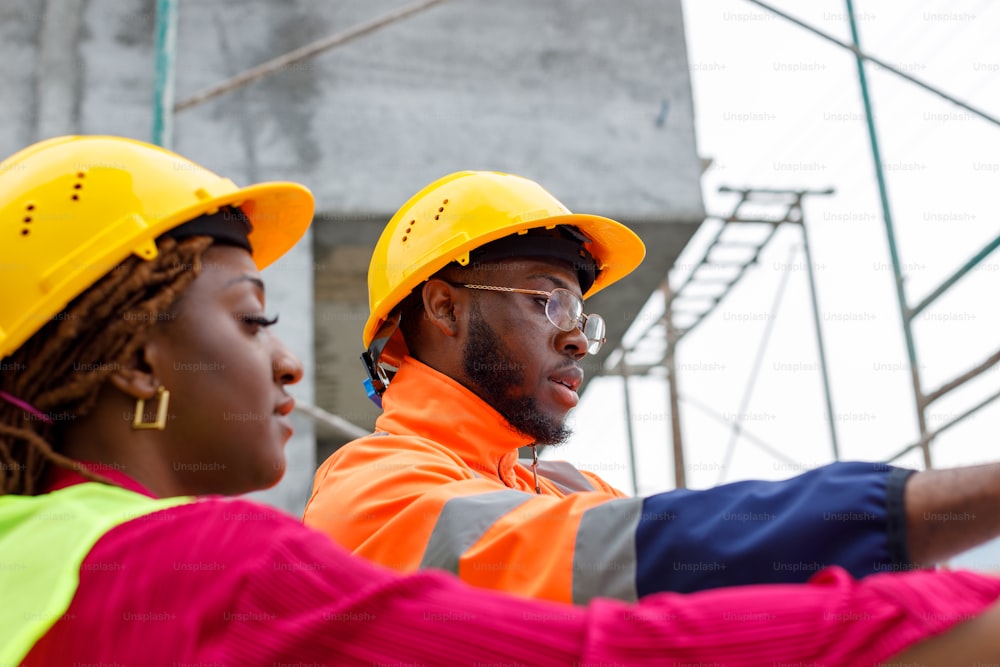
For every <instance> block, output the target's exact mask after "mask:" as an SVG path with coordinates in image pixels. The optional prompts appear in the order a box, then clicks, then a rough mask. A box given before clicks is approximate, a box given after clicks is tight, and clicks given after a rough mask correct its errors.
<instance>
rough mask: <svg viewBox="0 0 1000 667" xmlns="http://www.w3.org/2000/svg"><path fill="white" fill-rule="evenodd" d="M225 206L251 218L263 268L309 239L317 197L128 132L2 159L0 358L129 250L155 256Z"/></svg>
mask: <svg viewBox="0 0 1000 667" xmlns="http://www.w3.org/2000/svg"><path fill="white" fill-rule="evenodd" d="M223 206H234V207H238V208H239V209H240V210H241V211H242V212H243V213H244V215H246V217H247V218H249V220H250V222H251V224H252V225H253V230H252V232H251V233H250V237H249V238H250V243H251V245H252V247H253V257H254V262H255V263H256V265H257V266H258V268H264V267H265V266H267V265H268V264H270V263H272V262H273V261H274V260H276V259H278V257H280V256H281V255H282V254H284V253H285V252H286V251H287V250H288V249H289V248H291V247H292V246H293V245H294V244H295V243H296V242H297V241H298V240H299V239H300V238H301V237H302V235H303V234H304V233H305V230H306V229H307V228H308V227H309V223H310V222H311V221H312V215H313V206H314V204H313V197H312V194H311V193H310V192H309V190H308V189H307V188H305V187H303V186H301V185H298V184H296V183H279V182H275V183H261V184H259V185H252V186H250V187H246V188H240V187H238V186H237V185H236V184H235V183H233V182H232V181H231V180H229V179H228V178H222V177H220V176H218V175H216V174H214V173H212V172H211V171H209V170H207V169H205V168H204V167H202V166H200V165H198V164H195V163H194V162H191V161H190V160H188V159H186V158H183V157H181V156H180V155H177V154H176V153H172V152H170V151H168V150H164V149H162V148H159V147H157V146H153V145H151V144H146V143H143V142H141V141H135V140H132V139H125V138H122V137H104V136H76V137H59V138H55V139H49V140H46V141H42V142H39V143H37V144H34V145H32V146H29V147H28V148H26V149H24V150H22V151H20V152H18V153H15V154H14V155H12V156H11V157H10V158H8V159H7V160H5V161H3V162H0V282H2V284H3V286H4V287H3V289H2V290H0V358H3V357H5V356H6V355H8V354H10V353H11V352H13V351H14V350H16V349H17V348H18V347H20V346H21V345H22V344H23V343H24V342H25V341H26V340H28V338H30V337H31V336H32V335H33V334H34V333H35V332H36V331H38V330H39V329H41V328H42V326H43V325H44V324H45V323H46V322H47V321H49V320H50V319H51V318H52V317H53V316H55V315H57V314H58V313H59V312H60V311H61V310H62V309H63V308H65V307H66V305H67V304H68V303H69V302H70V301H72V300H73V299H74V298H76V297H77V296H79V295H80V294H81V293H82V292H84V291H85V290H86V289H87V288H88V287H90V286H91V285H93V284H94V283H95V282H96V281H97V280H98V279H100V278H101V277H102V276H104V275H105V274H106V273H108V271H110V270H111V269H112V268H114V266H115V265H116V264H118V263H120V262H121V261H122V260H124V259H125V258H126V257H128V256H129V255H136V256H138V257H141V258H143V259H146V260H150V259H153V258H155V257H156V255H157V249H156V244H155V239H156V238H157V237H158V236H160V235H161V234H163V233H164V232H167V231H169V230H171V229H173V228H174V227H177V226H178V225H181V224H183V223H185V222H187V221H189V220H192V219H194V218H197V217H199V216H202V215H206V214H211V213H215V212H216V211H218V209H219V208H220V207H223Z"/></svg>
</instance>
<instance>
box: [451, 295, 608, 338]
mask: <svg viewBox="0 0 1000 667" xmlns="http://www.w3.org/2000/svg"><path fill="white" fill-rule="evenodd" d="M449 284H452V285H454V286H455V287H465V288H466V289H478V290H488V291H490V292H514V293H516V294H536V295H538V296H544V297H546V299H545V316H546V317H547V318H549V322H551V323H552V326H554V327H555V328H556V329H559V330H560V331H572V330H573V329H574V328H578V329H580V331H582V332H583V335H584V336H586V337H587V352H588V353H589V354H597V353H598V352H599V351H600V349H601V346H602V345H604V341H605V340H606V339H605V337H604V333H605V330H606V329H607V327H606V326H605V324H604V318H603V317H601V316H600V315H585V314H584V312H583V299H581V298H580V297H578V296H577V295H576V294H573V293H572V292H570V291H569V290H568V289H563V288H561V287H557V288H556V289H554V290H552V291H551V292H545V291H542V290H538V289H518V288H516V287H498V286H496V285H468V284H465V283H449Z"/></svg>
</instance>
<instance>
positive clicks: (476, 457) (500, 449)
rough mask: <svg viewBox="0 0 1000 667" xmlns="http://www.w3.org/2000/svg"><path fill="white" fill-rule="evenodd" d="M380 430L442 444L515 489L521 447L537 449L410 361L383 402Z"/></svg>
mask: <svg viewBox="0 0 1000 667" xmlns="http://www.w3.org/2000/svg"><path fill="white" fill-rule="evenodd" d="M382 407H383V413H382V416H381V417H379V418H378V420H377V421H376V422H375V428H376V429H377V430H379V431H386V432H388V433H392V434H393V435H415V436H419V437H422V438H427V439H429V440H433V441H435V442H438V443H440V444H442V445H444V446H446V447H447V448H448V449H450V450H451V451H453V452H454V453H455V454H457V455H458V456H459V457H461V459H462V460H463V461H465V463H466V464H467V465H469V466H470V467H472V468H473V469H475V470H476V471H477V472H479V473H481V474H487V475H494V474H495V475H498V476H499V477H500V479H501V481H503V482H504V483H505V484H507V485H508V486H509V485H511V484H512V483H513V479H514V467H515V466H516V465H517V449H518V447H526V446H528V445H530V444H531V443H532V439H531V438H530V437H529V436H526V435H524V434H523V433H520V432H519V431H516V430H515V429H514V427H513V426H511V425H510V423H509V422H508V421H507V420H506V419H504V418H503V417H502V416H501V415H500V413H499V412H497V411H496V410H494V409H493V408H492V407H490V405H489V404H488V403H486V402H485V401H483V399H481V398H479V396H477V395H476V394H475V393H473V392H472V391H470V390H469V389H467V388H465V387H464V386H462V385H461V384H459V383H458V382H456V381H455V380H453V379H452V378H450V377H448V376H447V375H445V374H443V373H440V372H438V371H436V370H434V369H433V368H431V367H430V366H427V365H426V364H423V363H421V362H420V361H417V360H416V359H414V358H413V357H405V358H404V359H403V363H402V364H400V367H399V372H398V373H396V375H395V377H393V379H392V382H391V383H390V384H389V388H388V389H387V390H386V392H385V396H383V400H382Z"/></svg>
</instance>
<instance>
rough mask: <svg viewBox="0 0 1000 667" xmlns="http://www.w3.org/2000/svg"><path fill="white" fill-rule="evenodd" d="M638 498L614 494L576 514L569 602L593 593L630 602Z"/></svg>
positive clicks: (586, 599)
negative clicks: (603, 501)
mask: <svg viewBox="0 0 1000 667" xmlns="http://www.w3.org/2000/svg"><path fill="white" fill-rule="evenodd" d="M641 515H642V498H618V499H615V500H609V501H608V502H606V503H603V504H601V505H598V506H596V507H591V508H590V509H589V510H587V511H586V512H584V513H583V516H582V517H581V518H580V527H579V528H578V529H577V533H576V545H575V549H574V552H573V603H574V604H583V603H586V602H589V601H590V600H591V598H595V597H611V598H617V599H619V600H625V601H626V602H634V601H635V600H636V598H637V597H638V595H637V593H636V588H635V573H636V556H635V530H636V527H637V526H638V525H639V517H640V516H641Z"/></svg>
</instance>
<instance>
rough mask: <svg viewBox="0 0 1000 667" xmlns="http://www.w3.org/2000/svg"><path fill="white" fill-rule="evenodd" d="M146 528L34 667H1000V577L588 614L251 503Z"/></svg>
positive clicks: (599, 608) (137, 526)
mask: <svg viewBox="0 0 1000 667" xmlns="http://www.w3.org/2000/svg"><path fill="white" fill-rule="evenodd" d="M146 519H147V517H144V518H143V519H140V520H136V521H130V522H128V523H126V524H123V525H121V526H119V527H117V528H115V529H113V530H111V531H110V532H109V533H107V534H106V535H105V536H104V537H103V538H102V539H101V540H100V541H99V542H98V543H97V544H96V545H95V547H94V548H93V550H92V551H91V552H90V554H89V555H88V557H87V559H86V560H85V562H84V564H83V567H82V568H81V570H80V583H79V588H78V589H77V595H76V597H75V598H74V599H73V602H72V604H71V606H70V608H69V609H68V610H67V613H65V614H64V615H62V616H61V617H60V619H59V620H58V622H57V623H56V624H55V626H54V627H53V628H52V630H51V631H50V632H49V633H48V634H47V635H46V636H45V637H44V638H43V639H42V641H40V642H39V644H38V645H36V647H35V650H34V651H33V652H32V654H31V655H30V656H29V659H28V660H27V661H26V662H25V664H26V665H46V666H51V665H57V664H69V663H70V662H73V661H75V662H77V663H78V664H79V663H84V662H87V663H98V662H109V663H110V662H111V661H115V662H120V663H125V664H149V665H152V664H179V663H191V664H195V663H203V664H208V663H219V664H255V665H256V664H279V663H281V664H338V665H369V666H370V665H372V664H425V665H442V666H450V665H455V666H456V667H457V666H461V667H469V665H475V664H521V665H571V664H576V665H580V664H625V665H637V666H641V665H664V664H668V665H669V664H692V663H696V664H706V665H709V664H725V665H727V666H730V667H738V666H747V667H749V666H750V665H762V664H779V663H787V664H825V665H874V664H877V663H879V662H882V661H887V660H891V659H893V658H894V657H895V656H897V655H898V654H900V653H901V652H904V651H911V653H907V654H905V655H912V656H914V658H913V659H914V660H916V659H920V660H921V661H922V663H923V664H925V665H928V666H929V667H933V666H935V665H940V666H941V667H953V666H954V665H956V664H972V663H973V662H974V661H976V660H978V661H980V662H983V663H989V662H996V661H997V660H1000V640H998V637H1000V632H998V630H1000V612H994V611H991V612H990V613H989V614H988V615H986V616H983V619H982V621H972V619H975V618H976V617H977V616H979V615H980V614H983V613H984V612H985V611H986V610H987V609H989V608H990V607H991V605H994V604H995V601H996V600H997V598H998V596H1000V579H995V578H992V577H987V576H983V575H978V574H973V573H969V572H911V573H903V574H884V575H878V576H873V577H868V578H866V579H864V580H861V581H857V580H854V579H851V578H850V577H849V576H848V575H847V574H846V573H845V572H844V571H843V570H840V569H830V570H827V571H825V572H823V573H821V574H820V575H818V576H816V577H814V578H813V580H812V581H811V582H810V583H808V584H780V585H761V586H745V587H738V588H726V589H718V590H714V591H706V592H702V593H696V594H690V595H684V594H676V593H663V594H659V595H654V596H650V597H649V598H647V599H645V600H643V601H641V602H639V603H638V604H634V605H629V604H625V603H623V602H618V601H611V600H595V601H593V602H592V603H591V604H590V605H588V606H586V607H574V606H570V605H561V604H555V603H550V602H545V601H540V600H530V599H518V598H513V597H509V596H506V595H501V594H498V593H496V592H492V591H486V590H480V589H474V588H471V587H469V586H467V585H465V584H463V583H461V582H459V581H458V580H457V579H455V578H454V577H451V576H448V575H446V574H443V573H440V572H421V573H417V574H411V575H400V574H396V573H393V572H390V571H388V570H385V569H381V568H377V567H375V566H373V565H371V564H370V563H367V562H365V561H363V560H361V559H360V558H357V557H352V556H350V555H348V554H347V553H346V552H344V551H343V550H342V549H340V548H338V547H336V546H334V545H332V544H331V543H330V542H329V540H327V539H326V538H325V537H323V536H321V535H319V534H318V533H314V532H312V531H310V530H308V529H305V528H303V527H302V526H301V525H299V524H298V523H297V522H295V521H294V520H292V519H290V518H288V517H284V516H281V515H279V514H278V513H276V512H274V511H273V510H270V509H268V508H264V507H262V506H259V505H254V504H251V503H246V502H243V501H203V502H200V503H195V504H192V505H184V506H181V507H178V508H174V509H171V510H164V511H163V512H160V513H158V514H155V515H150V517H148V520H146ZM970 621H971V622H970ZM956 626H958V629H957V630H956V631H955V632H954V633H949V632H948V631H949V630H950V629H951V628H954V627H956ZM942 633H946V634H942ZM920 642H924V644H919V643H920ZM956 656H961V658H957V657H956ZM157 660H159V661H160V662H157Z"/></svg>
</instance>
